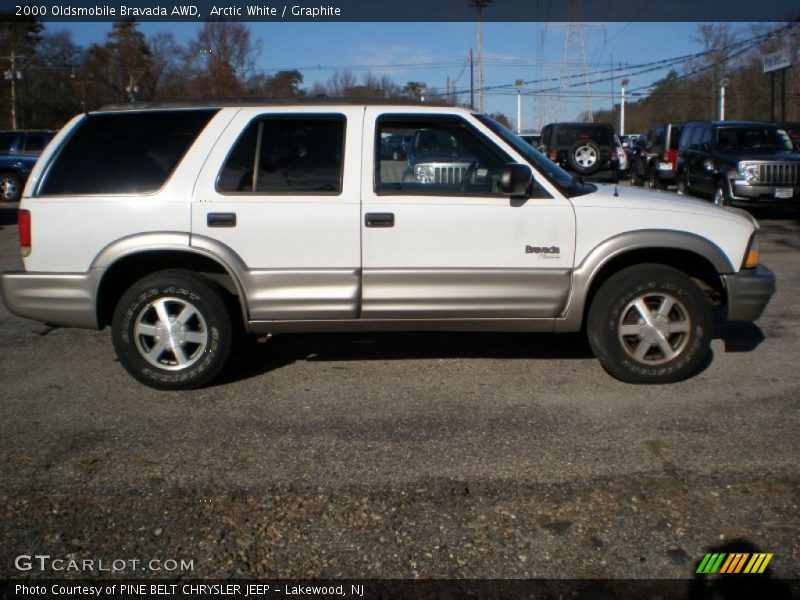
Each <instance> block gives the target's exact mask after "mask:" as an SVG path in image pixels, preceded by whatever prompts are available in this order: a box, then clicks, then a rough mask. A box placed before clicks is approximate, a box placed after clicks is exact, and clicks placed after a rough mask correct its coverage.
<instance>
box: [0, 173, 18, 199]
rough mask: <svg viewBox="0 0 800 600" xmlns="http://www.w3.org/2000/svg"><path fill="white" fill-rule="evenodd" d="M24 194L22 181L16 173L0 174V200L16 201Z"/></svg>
mask: <svg viewBox="0 0 800 600" xmlns="http://www.w3.org/2000/svg"><path fill="white" fill-rule="evenodd" d="M21 195H22V181H21V180H20V178H19V176H18V175H17V174H16V173H11V172H10V171H9V172H7V173H3V174H1V175H0V200H3V201H5V202H16V201H17V200H19V197H20V196H21Z"/></svg>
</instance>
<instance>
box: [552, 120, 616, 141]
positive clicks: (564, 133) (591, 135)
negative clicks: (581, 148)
mask: <svg viewBox="0 0 800 600" xmlns="http://www.w3.org/2000/svg"><path fill="white" fill-rule="evenodd" d="M612 135H613V134H612V132H611V128H610V127H606V126H603V125H588V124H587V125H559V127H558V133H557V134H556V144H558V145H559V146H571V145H572V144H574V143H575V142H578V141H580V140H582V139H592V140H594V141H596V142H597V143H598V144H600V145H602V146H610V145H611V141H612V139H611V136H612Z"/></svg>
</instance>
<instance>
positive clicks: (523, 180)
mask: <svg viewBox="0 0 800 600" xmlns="http://www.w3.org/2000/svg"><path fill="white" fill-rule="evenodd" d="M532 179H533V173H532V172H531V168H530V167H529V166H528V165H520V164H516V163H512V164H509V165H506V166H505V167H503V170H502V171H501V172H500V191H501V192H503V193H504V194H509V195H511V196H522V195H524V194H525V193H526V192H527V191H528V188H529V187H530V185H531V180H532Z"/></svg>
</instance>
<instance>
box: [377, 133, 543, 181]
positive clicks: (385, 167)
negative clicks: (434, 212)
mask: <svg viewBox="0 0 800 600" xmlns="http://www.w3.org/2000/svg"><path fill="white" fill-rule="evenodd" d="M408 132H411V143H410V145H409V147H408V151H407V160H406V161H405V162H397V161H387V160H381V159H380V157H378V160H376V163H375V164H376V173H375V181H376V187H377V190H378V191H383V192H396V193H413V194H425V195H429V194H450V195H452V194H458V195H469V194H476V195H487V194H500V193H501V192H500V190H499V187H498V182H499V181H500V172H501V171H502V169H503V167H504V166H505V165H506V164H507V163H508V162H509V161H510V159H509V158H508V156H506V155H505V154H504V153H503V152H501V151H500V150H499V149H498V148H496V147H494V146H492V145H490V144H488V143H487V140H485V139H483V138H481V137H480V136H479V135H477V134H476V132H475V131H473V130H472V129H470V128H469V127H468V126H467V124H466V123H465V122H464V121H463V120H461V119H458V118H452V117H444V118H429V119H419V118H413V117H409V118H402V117H397V118H391V117H384V118H382V119H381V120H380V122H379V123H378V135H379V138H378V139H380V136H384V135H386V134H387V133H389V134H392V135H408ZM520 141H521V140H520ZM521 143H524V142H521ZM528 147H529V148H530V146H528Z"/></svg>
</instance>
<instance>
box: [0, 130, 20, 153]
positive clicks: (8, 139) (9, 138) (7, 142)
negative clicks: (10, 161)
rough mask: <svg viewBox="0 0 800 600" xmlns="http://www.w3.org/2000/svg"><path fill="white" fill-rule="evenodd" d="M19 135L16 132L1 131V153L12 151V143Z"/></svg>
mask: <svg viewBox="0 0 800 600" xmlns="http://www.w3.org/2000/svg"><path fill="white" fill-rule="evenodd" d="M16 137H17V134H15V133H0V154H8V153H9V152H11V145H12V144H13V143H14V139H15V138H16Z"/></svg>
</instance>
